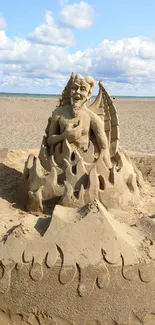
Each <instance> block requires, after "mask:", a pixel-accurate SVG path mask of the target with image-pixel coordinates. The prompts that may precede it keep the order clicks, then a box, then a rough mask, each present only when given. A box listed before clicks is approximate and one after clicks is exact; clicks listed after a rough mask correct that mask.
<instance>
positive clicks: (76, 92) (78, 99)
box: [71, 75, 94, 108]
mask: <svg viewBox="0 0 155 325" xmlns="http://www.w3.org/2000/svg"><path fill="white" fill-rule="evenodd" d="M93 86H94V80H93V78H92V77H86V78H83V77H82V76H81V75H76V76H75V79H74V82H73V86H72V89H71V104H72V106H73V107H74V108H76V107H82V106H83V104H84V103H86V102H87V100H88V99H89V98H90V96H91V93H92V88H93Z"/></svg>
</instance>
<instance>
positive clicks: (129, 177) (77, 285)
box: [0, 74, 155, 325]
mask: <svg viewBox="0 0 155 325" xmlns="http://www.w3.org/2000/svg"><path fill="white" fill-rule="evenodd" d="M93 86H94V80H93V78H92V77H90V76H89V77H86V78H84V77H82V76H81V75H79V74H72V75H71V77H70V79H69V81H68V83H67V85H66V87H65V89H64V91H63V93H62V97H61V98H60V101H59V104H58V106H57V107H56V109H55V111H54V112H53V115H52V117H50V118H49V120H48V124H47V127H46V134H45V136H44V137H43V141H42V145H41V149H40V152H39V155H38V157H35V156H34V155H32V154H31V155H30V156H29V157H28V159H27V161H26V163H25V168H24V173H23V178H22V183H21V185H20V191H19V192H20V202H22V204H23V207H24V209H26V210H27V211H28V213H29V215H28V217H29V218H31V220H32V222H31V223H32V228H31V230H32V231H31V235H30V233H28V234H27V233H26V232H25V231H23V229H21V228H20V227H19V228H20V229H18V230H17V229H15V228H14V229H12V231H10V232H8V233H7V234H5V235H3V238H2V240H1V243H0V261H1V265H0V274H1V278H0V324H3V325H6V324H13V325H18V324H19V325H28V324H29V325H53V324H56V325H58V324H59V325H62V324H64V325H71V324H75V325H76V324H77V325H79V324H80V325H82V324H86V325H140V324H141V325H142V324H144V325H153V324H155V302H154V296H155V284H154V283H155V276H154V272H155V262H154V258H155V244H154V242H155V231H154V230H155V223H154V221H153V220H152V219H151V218H148V217H142V218H139V219H137V221H136V223H134V224H132V225H128V224H127V223H126V222H120V221H118V220H117V218H115V209H119V210H117V211H120V212H121V210H123V211H125V210H126V209H127V211H129V209H130V206H136V205H138V204H139V203H138V202H139V200H140V197H141V189H142V188H143V184H144V181H143V177H142V175H141V172H140V171H139V170H138V168H137V167H136V166H135V165H134V164H133V162H132V161H131V160H130V159H129V157H128V155H127V153H126V152H125V151H124V150H123V149H122V148H121V147H120V143H119V140H120V136H119V121H118V115H117V111H116V108H115V106H114V104H113V101H112V100H111V98H110V96H109V95H108V93H107V91H106V90H105V88H104V85H103V82H102V81H100V82H99V93H98V96H97V97H96V99H95V101H94V102H93V103H90V101H89V100H90V97H91V94H92V89H93ZM19 192H18V197H19ZM111 209H113V213H112V212H111ZM47 214H48V217H47ZM35 215H37V216H35ZM44 215H46V217H44ZM39 218H40V219H42V225H43V226H42V229H41V230H40V231H39V233H37V232H35V231H34V229H38V226H37V222H38V223H39V220H40V219H39ZM36 220H37V221H36ZM124 221H125V220H124ZM19 226H20V225H19Z"/></svg>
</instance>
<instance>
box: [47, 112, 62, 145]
mask: <svg viewBox="0 0 155 325" xmlns="http://www.w3.org/2000/svg"><path fill="white" fill-rule="evenodd" d="M58 129H59V115H57V114H55V113H53V115H52V118H51V122H50V126H49V130H48V138H47V143H48V145H49V146H51V145H55V144H57V143H59V142H62V141H63V140H64V139H65V133H64V132H63V133H62V134H57V133H58Z"/></svg>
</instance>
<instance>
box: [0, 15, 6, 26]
mask: <svg viewBox="0 0 155 325" xmlns="http://www.w3.org/2000/svg"><path fill="white" fill-rule="evenodd" d="M6 28H7V23H6V20H5V18H4V17H3V16H2V13H1V12H0V30H6Z"/></svg>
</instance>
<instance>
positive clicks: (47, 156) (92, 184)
mask: <svg viewBox="0 0 155 325" xmlns="http://www.w3.org/2000/svg"><path fill="white" fill-rule="evenodd" d="M93 86H94V79H93V78H92V77H90V76H88V77H86V78H83V77H82V76H81V75H79V74H77V75H74V74H72V75H71V78H70V80H69V82H68V84H67V86H66V87H65V89H64V91H63V93H62V98H61V99H60V103H59V106H58V107H57V108H56V109H55V111H54V112H53V115H52V117H50V118H49V120H48V124H47V127H46V135H45V136H44V138H43V142H42V146H41V150H40V154H39V157H38V158H36V157H34V156H33V155H30V156H29V158H28V160H27V163H26V166H25V172H24V175H25V180H26V184H27V186H28V197H27V198H26V200H27V202H26V205H27V209H28V210H31V211H37V210H38V211H39V210H42V211H43V210H44V204H45V205H46V201H49V200H51V202H52V200H53V204H54V205H55V202H57V203H58V204H60V205H64V206H68V207H73V206H75V207H82V206H84V205H85V204H87V203H89V202H90V201H92V200H93V199H98V200H99V201H100V202H101V203H102V204H103V205H104V206H105V207H107V208H109V207H115V206H118V205H120V204H121V206H124V205H125V204H129V203H130V202H131V201H133V200H134V201H135V200H136V199H138V195H139V188H138V185H137V180H138V175H137V174H136V172H135V170H134V168H133V166H132V164H131V162H130V160H129V158H128V156H127V155H126V154H125V152H123V150H122V149H121V148H120V145H119V121H118V116H117V111H116V108H115V106H114V104H113V102H112V100H111V98H110V97H109V95H108V93H107V92H106V90H105V88H104V86H103V82H102V81H100V82H99V94H98V96H97V98H96V100H95V101H94V102H93V103H92V104H91V105H89V107H87V106H86V104H87V101H88V100H89V98H90V96H91V94H92V89H93Z"/></svg>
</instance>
